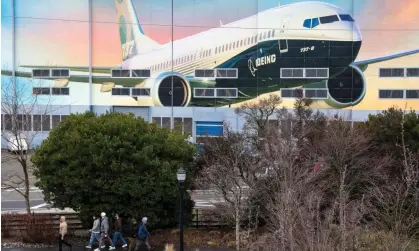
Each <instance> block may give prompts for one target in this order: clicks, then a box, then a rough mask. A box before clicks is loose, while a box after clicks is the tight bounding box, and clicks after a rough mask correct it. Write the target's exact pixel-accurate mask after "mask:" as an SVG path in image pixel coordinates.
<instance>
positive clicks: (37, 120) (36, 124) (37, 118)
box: [33, 115, 42, 132]
mask: <svg viewBox="0 0 419 251" xmlns="http://www.w3.org/2000/svg"><path fill="white" fill-rule="evenodd" d="M41 121H42V120H41V115H33V130H34V131H35V132H38V131H41V128H42V126H41Z"/></svg>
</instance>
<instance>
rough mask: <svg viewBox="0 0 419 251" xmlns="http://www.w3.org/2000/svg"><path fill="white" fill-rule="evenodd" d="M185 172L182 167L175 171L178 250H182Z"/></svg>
mask: <svg viewBox="0 0 419 251" xmlns="http://www.w3.org/2000/svg"><path fill="white" fill-rule="evenodd" d="M185 179H186V173H185V170H184V169H183V168H180V169H179V170H178V171H177V181H178V182H179V195H180V196H179V198H180V251H183V221H184V219H183V207H184V205H183V185H184V183H185Z"/></svg>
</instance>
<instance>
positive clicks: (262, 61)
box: [248, 54, 276, 77]
mask: <svg viewBox="0 0 419 251" xmlns="http://www.w3.org/2000/svg"><path fill="white" fill-rule="evenodd" d="M275 62H276V55H275V54H272V55H268V56H263V57H260V58H256V60H255V63H256V67H255V65H254V64H253V61H252V59H251V58H249V61H248V66H249V70H250V73H252V75H253V77H254V76H255V73H256V71H257V68H258V67H259V66H263V65H268V64H273V63H275Z"/></svg>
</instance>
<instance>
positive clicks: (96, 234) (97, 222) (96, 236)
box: [86, 215, 100, 249]
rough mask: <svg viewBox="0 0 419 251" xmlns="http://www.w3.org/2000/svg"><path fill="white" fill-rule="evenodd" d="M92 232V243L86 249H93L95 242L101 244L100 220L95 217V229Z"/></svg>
mask: <svg viewBox="0 0 419 251" xmlns="http://www.w3.org/2000/svg"><path fill="white" fill-rule="evenodd" d="M89 232H90V241H89V244H88V245H87V246H86V248H89V249H90V248H92V245H93V243H94V242H95V240H97V242H99V243H100V219H99V218H98V217H96V215H93V227H92V229H90V230H89Z"/></svg>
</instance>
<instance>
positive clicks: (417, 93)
mask: <svg viewBox="0 0 419 251" xmlns="http://www.w3.org/2000/svg"><path fill="white" fill-rule="evenodd" d="M406 98H407V99H419V90H406Z"/></svg>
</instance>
